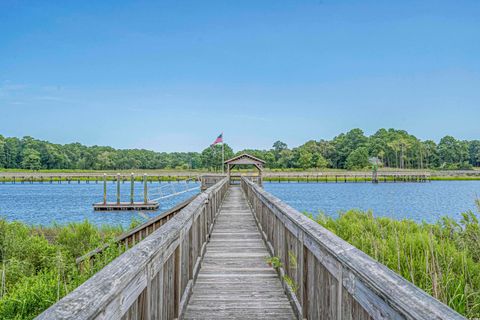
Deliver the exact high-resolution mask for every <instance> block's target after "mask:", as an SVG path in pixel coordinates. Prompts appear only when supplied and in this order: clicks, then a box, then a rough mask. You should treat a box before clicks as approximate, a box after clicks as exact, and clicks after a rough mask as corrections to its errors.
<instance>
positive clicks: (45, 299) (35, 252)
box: [0, 220, 124, 319]
mask: <svg viewBox="0 0 480 320" xmlns="http://www.w3.org/2000/svg"><path fill="white" fill-rule="evenodd" d="M123 231H124V230H123V228H122V227H120V226H116V227H112V226H102V227H96V226H94V225H92V224H90V223H89V222H88V221H84V222H82V223H71V224H69V225H66V226H61V225H53V226H51V227H32V226H28V225H25V224H23V223H20V222H7V221H5V220H0V278H1V279H0V280H1V281H0V319H33V318H34V317H35V316H37V315H38V314H40V313H41V312H42V311H44V310H45V309H47V308H48V307H49V306H51V305H52V304H54V303H55V302H57V301H58V300H60V299H61V298H62V297H63V296H65V295H66V294H68V293H69V292H71V291H72V290H74V289H75V288H76V287H78V286H79V285H80V284H82V283H83V282H84V281H86V280H87V279H88V278H90V277H91V276H92V275H93V274H94V273H95V272H97V271H98V270H100V269H101V268H103V267H104V266H105V265H106V264H108V263H109V262H110V261H112V260H113V259H115V258H116V257H117V256H118V255H119V254H121V253H122V252H123V251H124V248H121V247H118V246H117V245H111V246H110V247H109V248H108V249H107V250H106V251H105V252H103V253H102V255H101V256H100V258H99V259H98V260H97V261H96V263H95V264H94V265H93V267H90V266H89V267H87V268H86V269H84V270H83V271H82V272H80V271H79V269H78V268H77V265H76V264H75V258H77V257H78V256H81V255H83V254H85V253H87V252H88V251H90V250H92V249H94V248H96V247H97V246H99V245H101V244H103V243H108V242H112V241H113V239H114V238H115V236H118V235H119V234H120V233H122V232H123ZM112 244H113V243H112Z"/></svg>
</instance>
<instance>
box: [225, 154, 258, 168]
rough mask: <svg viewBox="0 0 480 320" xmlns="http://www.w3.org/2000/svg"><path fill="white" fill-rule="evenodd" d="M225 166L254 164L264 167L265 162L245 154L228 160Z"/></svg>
mask: <svg viewBox="0 0 480 320" xmlns="http://www.w3.org/2000/svg"><path fill="white" fill-rule="evenodd" d="M225 164H253V165H260V166H263V165H264V164H265V161H263V160H262V159H259V158H257V157H254V156H252V155H249V154H246V153H243V154H241V155H239V156H236V157H233V158H232V159H228V160H226V161H225Z"/></svg>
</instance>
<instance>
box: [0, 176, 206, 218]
mask: <svg viewBox="0 0 480 320" xmlns="http://www.w3.org/2000/svg"><path fill="white" fill-rule="evenodd" d="M161 185H162V186H163V187H162V192H163V195H166V194H170V193H173V192H174V191H181V190H185V189H186V188H185V184H183V183H182V184H180V185H179V184H177V183H171V184H168V183H162V184H161ZM188 186H189V187H190V188H191V187H195V186H198V184H197V183H193V182H190V183H189V184H188ZM148 188H149V189H150V191H151V192H152V196H151V198H155V197H157V196H156V195H153V193H154V192H155V191H157V189H158V188H159V183H149V184H148ZM172 188H173V189H172ZM120 189H121V191H120V194H121V200H122V201H129V200H130V198H129V197H130V183H129V182H126V183H124V184H120ZM115 193H116V185H115V184H114V183H111V182H110V183H109V184H108V192H107V194H108V197H107V198H108V201H115V199H116V197H115ZM195 193H198V190H195V191H191V192H187V193H183V194H180V195H178V196H175V197H171V198H167V199H163V200H161V201H160V208H159V210H157V211H146V212H134V211H116V212H115V211H93V207H92V204H93V203H95V202H101V201H103V184H102V183H98V184H96V183H92V182H90V184H86V183H85V182H82V183H80V184H77V183H72V184H67V183H66V182H63V183H62V184H57V183H53V184H48V183H44V184H40V183H33V184H29V183H25V184H18V183H17V184H9V183H6V184H0V217H4V218H6V219H7V220H21V221H24V222H27V223H29V224H44V225H45V224H51V223H53V222H56V223H60V224H65V223H68V222H71V221H83V220H85V219H88V220H89V221H91V222H92V223H95V224H97V225H100V224H121V225H123V226H128V225H129V224H130V222H131V221H132V219H134V218H135V219H138V220H142V221H143V220H145V219H146V218H149V217H153V216H156V215H158V214H159V213H161V212H163V211H165V210H167V209H169V208H171V207H173V206H175V204H177V203H180V202H181V201H183V200H186V199H187V198H189V197H191V196H193V195H194V194H195ZM135 195H136V197H135V198H136V199H135V201H143V184H142V183H139V182H137V183H135Z"/></svg>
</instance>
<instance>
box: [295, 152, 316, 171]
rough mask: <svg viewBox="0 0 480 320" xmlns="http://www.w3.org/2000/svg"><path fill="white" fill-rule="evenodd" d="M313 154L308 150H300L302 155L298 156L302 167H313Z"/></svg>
mask: <svg viewBox="0 0 480 320" xmlns="http://www.w3.org/2000/svg"><path fill="white" fill-rule="evenodd" d="M312 160H313V156H312V153H311V152H309V151H308V150H304V149H303V150H300V156H299V158H298V165H299V166H300V168H302V169H308V168H311V167H312Z"/></svg>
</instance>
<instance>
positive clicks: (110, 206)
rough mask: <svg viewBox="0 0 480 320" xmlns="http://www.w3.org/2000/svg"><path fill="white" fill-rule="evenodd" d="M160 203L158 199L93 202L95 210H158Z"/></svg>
mask: <svg viewBox="0 0 480 320" xmlns="http://www.w3.org/2000/svg"><path fill="white" fill-rule="evenodd" d="M159 207H160V204H159V203H158V202H156V201H149V202H146V203H145V202H120V203H118V202H107V203H104V202H99V203H94V204H93V210H95V211H117V210H157V209H158V208H159Z"/></svg>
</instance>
